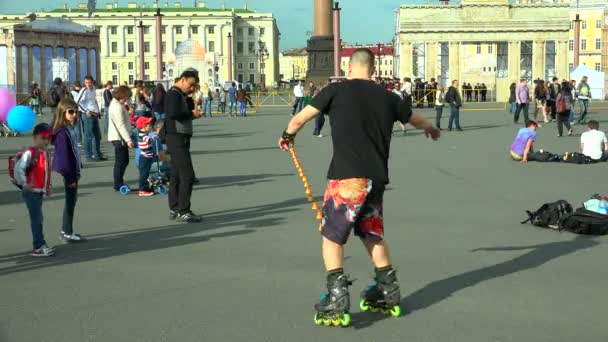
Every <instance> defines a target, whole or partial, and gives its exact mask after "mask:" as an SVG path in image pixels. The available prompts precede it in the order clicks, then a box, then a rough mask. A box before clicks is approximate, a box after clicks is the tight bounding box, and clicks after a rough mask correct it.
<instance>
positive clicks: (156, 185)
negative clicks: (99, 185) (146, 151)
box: [120, 139, 169, 195]
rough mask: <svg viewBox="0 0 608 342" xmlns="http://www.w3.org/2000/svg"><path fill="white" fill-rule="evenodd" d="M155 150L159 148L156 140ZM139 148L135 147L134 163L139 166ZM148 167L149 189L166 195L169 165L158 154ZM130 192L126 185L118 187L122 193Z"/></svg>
mask: <svg viewBox="0 0 608 342" xmlns="http://www.w3.org/2000/svg"><path fill="white" fill-rule="evenodd" d="M156 144H157V146H156V151H158V150H159V148H158V147H159V146H158V144H159V142H158V139H157V140H156ZM139 157H140V153H139V148H137V149H135V165H136V166H139ZM155 159H156V160H155V161H154V163H153V164H152V167H151V168H150V175H149V176H148V184H149V187H150V190H151V191H154V192H155V193H157V194H159V195H166V194H167V193H168V192H169V165H168V164H167V163H166V162H161V161H160V159H159V158H158V156H156V158H155ZM129 192H131V188H129V186H128V185H123V186H122V187H121V188H120V193H121V194H122V195H127V194H129Z"/></svg>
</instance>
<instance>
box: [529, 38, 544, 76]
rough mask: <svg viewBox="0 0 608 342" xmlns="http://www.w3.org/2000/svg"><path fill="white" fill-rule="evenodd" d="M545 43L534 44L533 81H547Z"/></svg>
mask: <svg viewBox="0 0 608 342" xmlns="http://www.w3.org/2000/svg"><path fill="white" fill-rule="evenodd" d="M545 57H546V56H545V41H543V40H535V41H533V42H532V80H536V79H541V80H544V79H545Z"/></svg>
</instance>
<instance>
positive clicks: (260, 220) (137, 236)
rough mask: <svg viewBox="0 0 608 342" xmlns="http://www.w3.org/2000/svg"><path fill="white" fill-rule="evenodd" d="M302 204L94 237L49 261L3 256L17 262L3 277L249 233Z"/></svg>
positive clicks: (268, 206)
mask: <svg viewBox="0 0 608 342" xmlns="http://www.w3.org/2000/svg"><path fill="white" fill-rule="evenodd" d="M302 204H308V201H307V200H306V198H297V199H291V200H286V201H282V202H277V203H271V204H265V205H258V206H253V207H246V208H239V209H232V210H222V211H218V212H212V213H207V214H205V215H204V216H203V219H204V220H203V222H201V223H197V224H172V225H165V226H159V227H153V228H144V229H139V230H129V231H123V232H113V233H104V234H96V235H95V234H93V235H89V236H87V238H88V241H87V242H83V243H77V244H70V245H58V246H55V250H56V251H57V255H55V256H53V257H49V258H33V257H31V256H30V255H29V254H28V253H27V252H24V253H13V254H8V255H0V263H7V262H10V263H16V265H11V266H8V267H3V268H0V276H4V275H8V274H13V273H18V272H26V271H31V270H36V269H41V268H47V267H53V266H59V265H69V264H76V263H82V262H87V261H94V260H100V259H106V258H112V257H118V256H123V255H127V254H131V253H141V252H148V251H155V250H161V249H166V248H173V247H180V246H185V245H191V244H197V243H201V242H206V241H209V240H211V239H218V238H226V237H231V236H237V235H243V234H249V233H253V232H255V231H256V229H258V228H268V227H272V226H278V225H281V224H284V223H285V222H286V220H287V217H288V216H289V215H288V213H290V212H293V211H296V210H298V208H297V207H298V206H300V205H302ZM230 227H239V228H242V229H237V230H230V231H224V232H219V233H210V232H211V231H213V230H215V229H224V228H230ZM52 238H55V237H54V236H53V237H51V236H48V237H47V239H49V240H50V239H52Z"/></svg>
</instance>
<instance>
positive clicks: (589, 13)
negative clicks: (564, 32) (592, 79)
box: [568, 0, 608, 73]
mask: <svg viewBox="0 0 608 342" xmlns="http://www.w3.org/2000/svg"><path fill="white" fill-rule="evenodd" d="M577 14H578V15H579V20H580V21H581V22H580V26H581V31H580V32H581V34H580V42H579V49H580V53H579V64H584V65H586V66H587V67H589V68H591V69H594V70H595V71H602V72H604V73H608V60H606V61H603V60H602V58H605V59H608V35H607V33H606V32H607V31H608V1H606V0H580V1H579V2H578V6H577V4H576V1H573V2H572V7H571V10H570V40H569V41H568V65H569V68H570V70H572V69H573V67H574V25H575V19H576V15H577Z"/></svg>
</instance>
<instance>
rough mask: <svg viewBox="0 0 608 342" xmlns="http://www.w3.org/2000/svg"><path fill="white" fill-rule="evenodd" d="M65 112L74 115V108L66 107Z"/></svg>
mask: <svg viewBox="0 0 608 342" xmlns="http://www.w3.org/2000/svg"><path fill="white" fill-rule="evenodd" d="M65 112H66V113H68V114H70V115H76V110H74V109H68V110H66V111H65Z"/></svg>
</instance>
